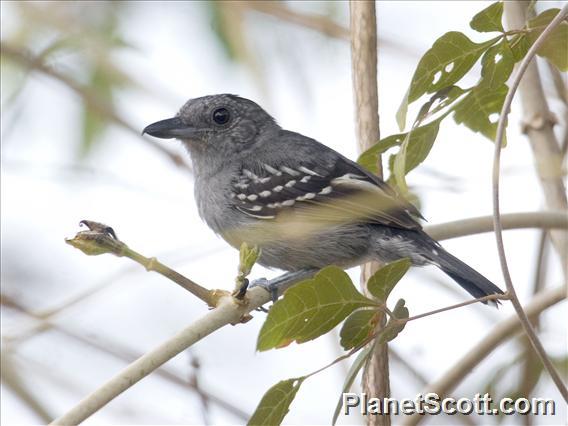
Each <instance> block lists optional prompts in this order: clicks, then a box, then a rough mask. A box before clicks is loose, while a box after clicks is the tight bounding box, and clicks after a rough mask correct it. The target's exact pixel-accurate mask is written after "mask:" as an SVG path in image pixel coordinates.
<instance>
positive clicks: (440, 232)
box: [424, 212, 568, 240]
mask: <svg viewBox="0 0 568 426" xmlns="http://www.w3.org/2000/svg"><path fill="white" fill-rule="evenodd" d="M501 226H502V229H524V228H541V229H565V230H568V216H567V215H566V213H565V212H526V213H508V214H504V215H502V216H501ZM493 229H494V228H493V216H480V217H474V218H470V219H462V220H456V221H454V222H445V223H440V224H439V225H429V226H425V227H424V231H426V233H427V234H428V235H430V236H431V237H432V238H434V239H435V240H447V239H450V238H456V237H465V236H467V235H474V234H481V233H484V232H493Z"/></svg>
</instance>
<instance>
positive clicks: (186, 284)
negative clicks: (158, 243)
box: [65, 220, 226, 307]
mask: <svg viewBox="0 0 568 426" xmlns="http://www.w3.org/2000/svg"><path fill="white" fill-rule="evenodd" d="M81 224H82V225H85V226H87V227H88V228H89V230H88V231H80V232H78V233H77V234H76V235H75V237H74V238H69V239H66V240H65V242H66V243H67V244H69V245H71V246H73V247H75V248H77V249H79V250H81V251H82V252H83V253H85V254H87V255H100V254H105V253H110V254H114V255H115V256H118V257H128V258H129V259H132V260H133V261H135V262H136V263H139V264H140V265H142V266H143V267H144V268H146V270H147V271H154V272H157V273H158V274H161V275H163V276H165V277H166V278H168V279H170V280H171V281H173V282H175V283H176V284H178V285H179V286H181V287H183V288H184V289H186V290H187V291H189V292H190V293H191V294H193V295H194V296H196V297H198V298H199V299H201V300H203V301H204V302H205V303H207V304H208V305H209V306H211V307H215V306H216V303H217V301H218V298H219V296H220V293H221V290H207V289H206V288H205V287H202V286H200V285H199V284H197V283H195V282H194V281H192V280H190V279H189V278H187V277H185V276H183V275H181V274H180V273H179V272H176V271H174V270H173V269H171V268H170V267H168V266H166V265H164V264H163V263H161V262H159V261H158V259H156V258H155V257H151V258H148V257H145V256H142V255H141V254H140V253H138V252H136V251H134V250H132V249H131V248H130V247H128V246H127V245H126V244H124V243H123V242H122V241H120V240H119V239H118V238H117V237H116V234H115V233H114V230H113V229H112V228H111V227H110V226H107V225H104V224H102V223H98V222H94V221H90V220H82V221H81ZM225 293H226V292H225Z"/></svg>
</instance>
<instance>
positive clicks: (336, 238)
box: [143, 94, 503, 298]
mask: <svg viewBox="0 0 568 426" xmlns="http://www.w3.org/2000/svg"><path fill="white" fill-rule="evenodd" d="M144 133H146V134H148V135H150V136H154V137H156V138H162V139H172V138H175V139H179V140H180V141H181V142H182V144H183V145H184V146H185V148H186V149H187V151H188V152H189V156H190V158H191V161H192V166H193V171H194V175H195V176H194V177H195V184H194V192H195V200H196V203H197V207H198V212H199V215H200V216H201V218H202V219H203V220H204V221H205V222H206V224H207V225H208V226H209V227H210V228H211V229H212V230H213V231H214V232H215V233H216V234H218V235H220V236H221V237H222V238H223V239H224V240H225V241H227V242H228V243H229V244H230V245H231V246H233V247H235V248H237V249H238V248H239V247H240V246H241V244H242V243H243V242H246V243H247V244H248V245H249V246H257V247H258V248H260V253H261V254H260V257H259V259H258V263H260V264H261V265H263V266H265V267H268V268H275V269H280V270H283V271H287V272H288V273H290V274H294V273H296V274H301V273H303V272H306V271H307V272H309V271H316V270H319V269H322V268H324V267H326V266H329V265H336V266H339V267H341V268H344V269H347V268H350V267H353V266H357V265H360V264H362V263H365V262H367V261H379V262H381V263H389V262H393V261H396V260H399V259H403V258H408V259H410V262H411V264H412V265H413V266H426V265H434V266H436V267H438V268H439V269H441V270H442V271H443V272H444V273H446V274H447V275H448V276H449V277H451V278H452V279H453V280H454V281H455V282H457V284H459V285H460V286H461V287H462V288H463V289H464V290H465V291H467V292H468V293H470V294H471V295H472V296H473V297H474V298H481V297H484V296H489V295H494V294H503V291H502V290H501V289H500V288H499V287H497V286H496V285H495V284H493V283H492V282H491V281H489V280H488V279H487V278H485V277H484V276H483V275H482V274H480V273H479V272H477V271H476V270H474V269H473V268H471V267H470V266H468V265H467V264H466V263H464V262H463V261H461V260H459V259H458V258H457V257H455V256H453V255H452V254H450V253H449V252H447V251H446V250H445V249H444V248H443V247H442V246H441V245H440V244H439V243H438V242H437V241H435V240H434V239H432V238H431V237H430V236H429V235H428V234H426V232H424V230H423V229H422V225H421V224H420V220H421V219H423V217H422V215H421V214H420V212H419V211H418V209H417V208H416V207H415V206H414V205H413V204H411V203H410V202H408V201H407V200H405V199H404V198H403V197H402V196H400V195H399V194H398V193H397V192H396V191H395V190H394V189H393V188H391V187H390V186H389V185H388V184H387V183H386V182H384V181H383V180H382V179H380V178H379V177H377V176H376V175H374V174H372V173H371V172H369V171H368V170H366V169H365V168H363V167H362V166H361V165H359V164H357V163H356V162H354V161H351V160H349V159H348V158H346V157H345V156H343V155H342V154H340V153H338V152H337V151H335V150H333V149H331V148H329V147H327V146H326V145H324V144H322V143H320V142H318V141H316V140H314V139H312V138H309V137H307V136H304V135H302V134H300V133H296V132H293V131H289V130H285V129H283V128H282V127H280V126H279V125H278V123H277V122H276V120H275V119H274V118H273V117H272V116H271V115H270V114H269V113H267V112H266V111H265V110H264V109H263V108H262V107H261V106H259V105H258V104H257V103H255V102H254V101H251V100H249V99H246V98H243V97H240V96H237V95H233V94H216V95H208V96H203V97H198V98H193V99H190V100H189V101H187V102H186V103H185V104H184V105H183V106H182V107H181V109H180V110H179V112H178V113H177V114H176V115H175V116H174V117H173V118H168V119H165V120H161V121H158V122H155V123H153V124H150V125H149V126H147V127H146V128H145V129H144V130H143V134H144ZM271 290H274V289H273V288H272V289H271Z"/></svg>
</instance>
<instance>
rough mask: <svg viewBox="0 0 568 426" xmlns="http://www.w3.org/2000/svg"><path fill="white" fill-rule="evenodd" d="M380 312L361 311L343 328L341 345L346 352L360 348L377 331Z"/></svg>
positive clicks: (353, 314) (353, 315)
mask: <svg viewBox="0 0 568 426" xmlns="http://www.w3.org/2000/svg"><path fill="white" fill-rule="evenodd" d="M379 317H380V312H378V311H377V310H375V309H359V310H357V311H355V312H353V313H352V314H351V315H349V317H347V319H346V320H345V322H344V323H343V326H342V327H341V331H340V332H339V336H340V337H341V340H340V342H339V343H340V344H341V346H342V347H343V349H345V350H349V349H352V348H354V347H356V346H359V345H360V344H361V343H363V342H364V341H365V339H367V338H368V337H369V336H370V335H371V334H372V333H373V330H374V329H375V326H376V325H377V321H378V320H379Z"/></svg>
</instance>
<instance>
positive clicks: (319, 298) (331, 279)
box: [257, 266, 376, 351]
mask: <svg viewBox="0 0 568 426" xmlns="http://www.w3.org/2000/svg"><path fill="white" fill-rule="evenodd" d="M367 306H376V303H375V302H373V301H372V300H370V299H367V298H366V297H365V296H363V295H362V294H361V293H359V292H358V291H357V289H356V288H355V286H354V285H353V283H352V282H351V279H350V278H349V276H348V275H347V274H346V273H345V271H343V270H342V269H341V268H338V267H337V266H327V267H326V268H324V269H322V270H321V271H319V272H318V273H317V274H316V275H315V277H314V278H312V279H309V280H306V281H302V282H301V283H299V284H296V285H295V286H293V287H291V288H290V289H289V290H287V291H286V292H285V293H284V297H283V298H282V299H281V300H279V301H278V302H276V303H275V304H274V305H273V306H272V308H271V309H270V311H269V312H268V316H267V317H266V321H264V324H263V325H262V328H261V330H260V334H259V336H258V342H257V349H258V350H259V351H265V350H268V349H272V348H276V347H282V346H286V345H288V344H290V343H291V342H293V341H296V342H298V343H304V342H307V341H309V340H313V339H315V338H317V337H319V336H321V335H322V334H325V333H327V332H328V331H330V330H331V329H333V328H334V327H335V326H336V325H337V324H339V323H340V322H341V321H343V320H344V319H345V318H346V317H347V316H348V315H349V314H350V313H351V312H353V311H354V310H356V309H359V308H363V307H367Z"/></svg>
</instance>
